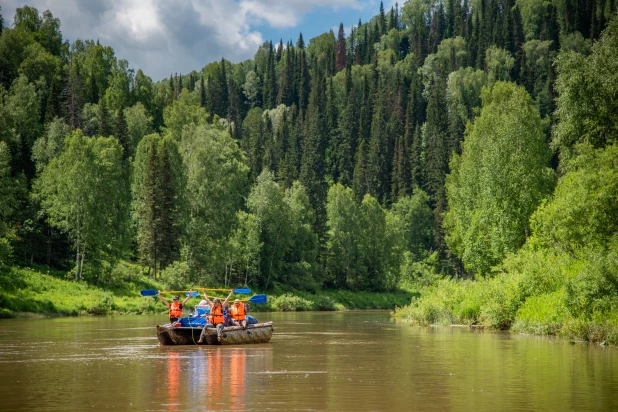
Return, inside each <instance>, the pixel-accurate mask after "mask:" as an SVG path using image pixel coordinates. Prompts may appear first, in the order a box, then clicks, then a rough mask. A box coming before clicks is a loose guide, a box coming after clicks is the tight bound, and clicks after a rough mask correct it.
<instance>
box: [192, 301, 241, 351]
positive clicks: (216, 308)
mask: <svg viewBox="0 0 618 412" xmlns="http://www.w3.org/2000/svg"><path fill="white" fill-rule="evenodd" d="M202 292H203V293H204V300H206V302H207V303H208V304H209V305H210V315H208V318H207V319H208V322H209V323H207V324H206V326H204V329H202V333H201V334H200V340H198V341H197V343H202V342H204V339H205V338H206V328H211V327H213V326H214V327H215V328H217V340H218V341H219V342H221V335H222V334H223V328H224V327H225V317H224V316H223V306H225V305H227V302H228V300H230V297H231V296H232V293H234V289H232V290H231V291H230V294H229V295H227V298H225V300H224V301H223V304H221V299H219V298H214V299H213V300H212V302H211V301H210V299H208V295H207V294H206V290H205V289H202Z"/></svg>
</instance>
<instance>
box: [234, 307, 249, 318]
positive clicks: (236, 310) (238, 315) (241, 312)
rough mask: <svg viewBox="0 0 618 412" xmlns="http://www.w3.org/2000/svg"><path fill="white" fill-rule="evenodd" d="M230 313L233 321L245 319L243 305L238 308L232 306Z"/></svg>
mask: <svg viewBox="0 0 618 412" xmlns="http://www.w3.org/2000/svg"><path fill="white" fill-rule="evenodd" d="M231 312H232V318H233V319H234V320H245V319H246V318H247V317H246V315H245V305H243V304H240V305H238V306H236V305H232V309H231Z"/></svg>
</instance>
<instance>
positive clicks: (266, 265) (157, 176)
mask: <svg viewBox="0 0 618 412" xmlns="http://www.w3.org/2000/svg"><path fill="white" fill-rule="evenodd" d="M616 8H617V4H616V1H615V0H595V1H589V0H553V1H541V0H519V1H513V0H472V1H470V2H468V1H467V0H464V1H463V2H461V1H454V0H445V1H435V0H411V1H407V2H405V3H404V4H403V5H402V6H401V7H399V5H396V6H395V7H394V8H392V9H391V10H384V8H383V7H382V4H381V5H380V9H379V12H378V14H377V15H376V16H375V17H374V18H372V19H371V20H370V21H368V22H362V21H358V23H357V24H356V25H355V26H353V28H352V31H351V32H350V33H345V32H344V29H343V24H341V25H340V29H339V32H338V33H337V34H335V33H333V32H332V31H331V32H329V33H324V34H322V35H320V36H318V37H315V38H313V39H310V40H308V41H307V42H305V40H304V39H303V37H302V34H300V35H299V37H298V39H296V41H292V40H287V41H286V42H283V41H279V43H276V42H275V43H273V42H267V43H264V44H263V45H262V47H260V48H259V50H257V51H256V54H255V57H254V59H253V60H247V61H244V62H241V63H237V64H234V63H231V62H229V61H227V60H225V56H223V58H222V59H221V61H219V62H213V63H210V64H208V65H207V66H205V67H203V68H202V69H198V68H196V70H195V71H192V72H191V73H188V74H179V73H173V74H171V75H170V77H169V79H164V80H162V81H159V82H154V81H153V80H152V79H151V78H150V77H148V76H147V75H146V74H145V73H143V72H142V70H137V72H135V71H134V70H133V69H132V68H131V67H130V64H129V62H127V61H126V60H121V59H118V58H116V56H115V54H114V50H113V49H112V48H110V47H109V46H105V45H103V44H100V43H99V42H98V41H95V40H87V39H83V40H76V41H75V42H74V43H72V44H69V43H68V42H66V41H63V38H62V33H61V23H60V21H59V20H58V19H56V18H54V16H53V14H52V12H53V11H45V12H44V13H42V14H40V13H39V11H38V10H36V9H34V8H31V7H23V8H20V9H18V10H17V13H16V15H15V19H14V21H13V22H12V24H8V22H3V23H2V21H1V20H0V28H2V31H1V33H0V193H1V195H0V219H1V220H0V266H2V265H4V266H6V265H10V264H11V262H16V263H21V264H27V263H28V262H33V263H38V264H47V265H50V266H52V267H56V268H60V269H65V270H70V271H71V273H72V276H73V277H74V279H75V280H84V281H87V282H90V283H96V284H99V283H100V282H110V281H112V279H111V275H110V273H111V272H112V268H113V267H114V265H115V264H116V263H117V262H118V261H120V260H129V261H133V262H139V263H141V265H142V268H143V271H144V272H145V273H148V274H149V275H150V276H152V277H153V278H155V279H157V278H159V279H162V280H163V281H164V282H166V283H167V284H168V285H169V286H186V285H190V284H196V283H199V284H209V283H210V284H213V283H217V284H222V285H245V284H246V285H253V286H255V287H259V288H262V289H265V290H268V289H271V288H273V287H275V286H277V285H279V286H280V285H283V286H284V287H287V288H296V289H305V290H313V291H315V290H319V289H321V288H324V287H328V288H337V289H354V290H370V291H383V290H394V289H396V288H398V287H400V286H401V285H406V284H411V283H413V284H417V285H434V286H432V287H433V288H434V289H431V290H433V291H434V292H435V293H438V294H439V293H447V294H449V295H448V297H449V299H454V301H453V302H451V303H449V304H445V305H447V306H448V305H451V306H450V307H439V308H436V307H429V306H431V305H430V304H429V303H428V302H431V296H432V295H429V298H428V299H427V300H425V301H424V303H421V305H423V304H426V305H429V306H426V307H423V306H418V305H419V304H418V302H417V303H416V304H415V305H416V306H415V305H413V306H412V307H411V308H409V309H410V310H412V311H413V312H414V311H415V312H414V316H413V317H414V318H415V319H419V321H421V322H433V321H436V320H443V319H446V318H448V320H449V321H453V322H462V321H463V322H471V323H485V324H490V325H492V326H496V327H509V326H510V325H511V324H512V323H513V322H514V320H515V316H516V313H517V311H518V310H519V309H520V306H522V305H523V306H525V308H528V310H532V309H530V307H531V305H534V304H535V303H534V302H536V301H535V300H534V299H537V300H539V301H544V300H543V299H540V298H534V299H533V298H532V297H534V296H537V295H538V294H539V293H540V294H548V296H550V297H552V299H554V301H555V302H557V303H556V307H554V308H552V309H551V310H550V311H549V312H551V313H554V314H555V313H561V314H564V313H571V314H572V315H573V316H577V313H581V311H582V310H584V312H585V311H588V312H589V314H590V316H593V315H594V313H604V314H607V313H616V310H615V309H616V306H617V301H616V293H617V292H618V260H616V259H615V256H616V253H618V248H617V246H616V240H617V239H618V237H617V235H616V232H617V230H618V227H617V226H616V222H618V192H617V191H616V189H617V187H616V181H618V180H617V179H616V177H617V176H616V173H617V171H618V168H617V166H618V165H616V159H618V157H617V156H616V153H615V151H616V147H615V145H614V143H615V140H616V137H617V136H618V97H617V96H618V94H617V93H616V92H617V88H618V70H617V69H618V19H616V18H613V17H614V16H615V14H616ZM612 18H613V20H612ZM550 272H551V274H550ZM518 276H519V277H520V278H521V277H523V278H525V279H527V280H526V281H523V280H521V279H520V280H519V281H517V280H514V279H516V278H517V279H519V278H518ZM440 277H445V278H446V280H442V281H440V282H438V283H436V282H435V280H436V279H437V278H440ZM458 278H464V279H482V281H477V282H474V281H465V282H455V283H453V282H452V281H451V280H450V279H458ZM500 279H501V280H500ZM531 279H533V280H531ZM571 280H572V282H571ZM483 282H489V283H488V284H487V285H485V284H484V283H483ZM492 282H493V283H492ZM496 282H498V283H499V282H502V283H499V284H498V283H496ZM508 282H514V283H515V284H517V285H518V286H517V287H515V286H513V284H510V283H508ZM518 282H519V283H518ZM569 282H571V283H569ZM436 284H437V285H438V286H435V285H436ZM468 284H469V285H472V286H470V287H471V288H476V289H478V290H481V289H482V290H484V291H487V290H495V291H498V292H496V293H494V294H492V293H489V292H487V293H485V292H484V293H480V292H479V296H477V297H476V298H474V299H476V300H475V301H474V302H472V303H470V304H469V305H467V306H466V304H464V303H462V300H464V301H465V299H472V298H470V296H472V295H473V294H472V293H471V292H469V291H467V289H466V290H465V291H462V290H463V289H462V290H460V289H457V290H458V291H461V293H459V294H458V293H457V292H456V291H453V290H452V288H453V287H454V288H460V287H463V288H465V287H467V286H461V285H468ZM522 284H525V287H524V286H522ZM452 285H456V286H452ZM492 288H493V289H492ZM514 288H515V289H516V290H518V291H520V289H521V291H520V292H521V293H520V292H513V290H514ZM518 288H520V289H518ZM476 289H475V290H476ZM524 289H525V291H523V290H524ZM589 289H590V290H589ZM436 291H437V292H436ZM501 293H502V294H504V293H506V294H512V295H517V296H516V297H512V302H511V301H509V302H511V303H512V305H511V306H510V308H509V311H507V312H508V313H506V314H505V313H501V314H500V315H495V313H494V312H491V311H490V310H489V309H487V310H486V311H485V312H483V311H484V310H485V309H484V308H486V307H489V306H491V305H492V304H494V305H497V304H498V303H499V302H502V301H503V300H500V299H501V298H500V296H502V295H501ZM481 295H482V296H481ZM436 296H438V295H434V298H436V299H438V298H437V297H436ZM509 296H510V295H509ZM458 297H459V298H458ZM457 299H459V300H457ZM492 299H494V300H492ZM488 302H489V303H488ZM524 302H525V305H524ZM599 302H601V303H599ZM484 305H485V306H484ZM487 305H489V306H487ZM595 305H596V306H595ZM595 308H596V309H595ZM425 309H426V311H425V312H423V311H424V310H425ZM457 310H460V311H463V312H462V313H463V314H461V313H460V314H459V315H456V314H454V313H455V312H457ZM595 311H597V312H595ZM464 312H465V313H464ZM490 312H491V313H492V315H491V316H494V315H495V316H497V317H498V318H499V319H494V318H491V316H490V315H487V313H490ZM532 312H534V310H532ZM535 313H536V312H535ZM436 314H437V315H436ZM434 315H435V316H434ZM432 316H433V317H432ZM449 316H450V317H449ZM500 316H502V317H500ZM561 316H562V315H561ZM488 319H490V320H488ZM556 323H558V324H562V323H564V321H556Z"/></svg>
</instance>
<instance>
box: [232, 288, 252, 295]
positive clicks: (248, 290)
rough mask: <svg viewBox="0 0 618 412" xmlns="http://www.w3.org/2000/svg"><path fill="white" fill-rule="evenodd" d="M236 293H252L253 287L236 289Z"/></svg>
mask: <svg viewBox="0 0 618 412" xmlns="http://www.w3.org/2000/svg"><path fill="white" fill-rule="evenodd" d="M234 293H238V294H239V295H248V294H249V293H251V289H234Z"/></svg>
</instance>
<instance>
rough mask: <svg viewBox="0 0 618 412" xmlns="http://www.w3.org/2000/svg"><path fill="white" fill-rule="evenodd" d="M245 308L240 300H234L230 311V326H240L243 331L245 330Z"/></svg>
mask: <svg viewBox="0 0 618 412" xmlns="http://www.w3.org/2000/svg"><path fill="white" fill-rule="evenodd" d="M247 312H248V311H247V307H246V305H245V304H244V303H242V302H241V301H240V299H234V304H233V305H232V308H231V309H230V313H231V315H232V319H231V321H232V325H234V326H242V328H243V329H247Z"/></svg>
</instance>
